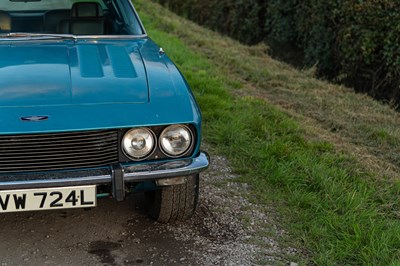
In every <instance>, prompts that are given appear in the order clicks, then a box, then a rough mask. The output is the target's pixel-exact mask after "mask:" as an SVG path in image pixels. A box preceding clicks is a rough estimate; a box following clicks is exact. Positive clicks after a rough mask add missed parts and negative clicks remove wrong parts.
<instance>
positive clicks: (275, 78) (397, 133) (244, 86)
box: [159, 17, 400, 180]
mask: <svg viewBox="0 0 400 266" xmlns="http://www.w3.org/2000/svg"><path fill="white" fill-rule="evenodd" d="M161 19H162V24H160V25H159V26H160V27H161V28H163V27H165V28H164V30H165V31H167V32H169V33H173V34H174V35H176V36H179V38H180V39H181V40H183V41H184V43H185V44H186V45H187V46H189V47H191V48H192V49H193V50H195V51H196V52H197V53H200V54H202V55H204V56H205V57H207V58H208V59H211V60H213V62H214V63H215V64H217V67H218V68H219V69H220V70H221V71H223V72H224V73H225V74H226V75H227V76H228V77H229V78H230V79H231V80H232V81H234V82H237V89H236V91H235V92H234V93H238V94H241V95H252V96H256V97H258V98H262V99H265V100H266V101H268V102H270V103H272V104H274V105H276V106H279V108H280V109H282V110H284V111H285V112H286V113H288V114H290V116H292V117H294V118H295V119H296V120H298V121H300V122H301V123H302V124H303V125H304V128H305V129H306V131H307V134H308V135H309V137H310V138H312V139H319V140H322V141H329V142H332V143H333V144H335V146H336V147H337V148H338V149H339V150H342V151H345V152H346V153H349V154H352V155H354V156H355V157H356V158H358V160H359V162H360V163H361V164H363V165H364V166H365V167H366V168H367V169H370V170H373V171H374V172H375V173H376V174H377V175H378V176H380V177H382V178H388V179H391V180H393V179H397V178H398V174H399V173H400V127H399V125H400V115H399V113H397V112H396V111H394V110H393V109H391V108H390V107H389V106H388V105H384V104H382V103H379V102H377V101H375V100H373V99H372V98H370V97H368V96H365V95H361V94H356V93H354V92H353V91H352V90H351V89H348V88H345V87H343V86H338V85H333V84H330V83H328V82H324V81H321V80H317V79H315V78H313V73H314V71H313V69H308V70H307V69H306V70H296V69H294V68H293V67H291V66H289V65H287V64H284V63H281V62H278V61H276V60H273V59H272V58H271V57H269V56H268V55H267V52H268V47H266V46H265V45H263V44H259V45H256V46H253V47H249V46H246V45H242V44H240V43H238V42H236V41H234V40H232V39H229V38H225V37H222V36H220V35H218V34H217V33H214V32H211V31H209V30H204V29H203V28H200V27H198V26H197V25H196V24H194V23H192V22H190V21H187V20H179V23H178V22H177V20H176V18H171V17H162V18H161Z"/></svg>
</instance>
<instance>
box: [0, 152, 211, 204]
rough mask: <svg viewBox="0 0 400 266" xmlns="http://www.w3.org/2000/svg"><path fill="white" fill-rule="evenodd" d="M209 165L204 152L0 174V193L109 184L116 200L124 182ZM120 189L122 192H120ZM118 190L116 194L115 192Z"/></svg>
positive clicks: (187, 172)
mask: <svg viewBox="0 0 400 266" xmlns="http://www.w3.org/2000/svg"><path fill="white" fill-rule="evenodd" d="M208 165H209V157H208V155H207V154H206V153H200V155H199V156H198V157H196V158H191V159H182V160H177V161H173V162H161V163H160V162H153V163H146V164H136V165H120V164H119V165H115V166H112V167H110V168H102V169H89V170H72V171H65V172H49V173H45V174H43V173H31V174H10V175H7V174H5V175H0V190H9V189H28V188H48V187H65V186H81V185H112V186H113V191H114V193H113V194H114V196H116V198H117V199H118V196H119V198H120V197H121V193H122V194H124V192H123V191H124V187H123V186H124V185H125V183H134V182H143V181H152V180H158V179H164V178H171V177H179V176H188V175H193V174H198V173H200V172H201V171H203V170H205V169H206V168H207V167H208ZM121 190H122V191H121ZM118 191H119V192H118Z"/></svg>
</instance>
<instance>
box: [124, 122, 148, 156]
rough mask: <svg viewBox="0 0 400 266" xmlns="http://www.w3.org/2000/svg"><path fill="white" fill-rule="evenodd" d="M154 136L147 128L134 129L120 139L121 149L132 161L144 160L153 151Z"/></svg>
mask: <svg viewBox="0 0 400 266" xmlns="http://www.w3.org/2000/svg"><path fill="white" fill-rule="evenodd" d="M154 146H155V138H154V134H153V133H152V132H151V131H150V130H149V129H147V128H134V129H131V130H129V131H128V132H126V134H125V135H124V137H123V139H122V149H123V150H124V152H125V154H126V155H127V156H128V157H129V158H131V159H133V160H140V159H144V158H145V157H147V156H148V155H150V154H151V152H152V151H153V150H154Z"/></svg>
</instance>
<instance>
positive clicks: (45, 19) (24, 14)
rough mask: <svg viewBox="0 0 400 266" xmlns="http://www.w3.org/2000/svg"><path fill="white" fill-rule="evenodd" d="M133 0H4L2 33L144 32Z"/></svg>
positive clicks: (0, 22)
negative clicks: (133, 5)
mask: <svg viewBox="0 0 400 266" xmlns="http://www.w3.org/2000/svg"><path fill="white" fill-rule="evenodd" d="M128 1H129V0H104V1H103V0H88V1H82V0H23V1H22V0H0V33H12V32H24V33H47V34H73V35H142V34H144V31H143V29H142V27H141V24H140V23H139V20H138V18H137V15H136V13H135V11H134V9H133V8H132V6H131V4H130V3H129V2H128Z"/></svg>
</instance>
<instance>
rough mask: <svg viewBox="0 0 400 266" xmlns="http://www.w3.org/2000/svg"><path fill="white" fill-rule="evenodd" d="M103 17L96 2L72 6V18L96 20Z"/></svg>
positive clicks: (101, 10)
mask: <svg viewBox="0 0 400 266" xmlns="http://www.w3.org/2000/svg"><path fill="white" fill-rule="evenodd" d="M102 16H103V9H102V8H101V6H100V4H99V3H96V2H79V3H75V4H73V5H72V9H71V17H72V18H98V17H102Z"/></svg>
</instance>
